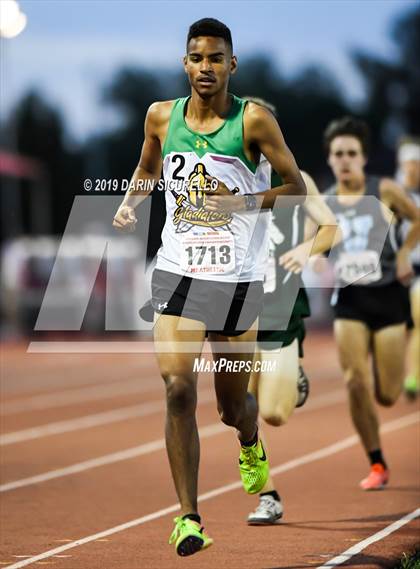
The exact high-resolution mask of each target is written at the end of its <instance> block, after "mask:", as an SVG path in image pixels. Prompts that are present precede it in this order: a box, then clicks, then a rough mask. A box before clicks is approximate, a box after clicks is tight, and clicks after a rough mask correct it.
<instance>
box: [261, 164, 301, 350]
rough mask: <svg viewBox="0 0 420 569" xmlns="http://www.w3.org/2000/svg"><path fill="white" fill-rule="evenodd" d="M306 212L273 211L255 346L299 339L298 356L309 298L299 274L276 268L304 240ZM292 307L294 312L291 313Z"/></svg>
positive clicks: (275, 180) (274, 182)
mask: <svg viewBox="0 0 420 569" xmlns="http://www.w3.org/2000/svg"><path fill="white" fill-rule="evenodd" d="M281 184H282V180H281V178H280V176H278V175H277V174H275V173H273V175H272V180H271V187H276V186H280V185H281ZM304 219H305V213H304V211H303V208H302V207H301V206H299V205H296V206H294V207H279V208H274V209H273V210H272V219H271V222H270V229H269V234H270V241H269V258H268V263H267V269H266V275H265V282H264V307H263V311H262V313H261V315H260V319H259V331H258V343H259V344H260V347H261V348H262V349H266V350H272V349H276V348H278V347H280V346H288V345H290V344H291V343H292V342H293V340H294V339H295V338H297V339H298V340H299V345H300V347H299V350H300V355H301V356H303V351H302V342H303V339H304V337H305V327H304V324H303V318H306V317H308V316H310V314H311V311H310V307H309V299H308V296H307V294H306V290H305V286H304V284H303V281H302V278H301V276H300V275H296V274H294V273H291V272H290V271H287V270H286V269H284V268H283V267H282V266H281V265H279V259H280V257H281V256H282V255H283V254H284V253H286V252H287V251H290V249H293V248H294V247H296V246H297V245H299V243H302V242H303V239H304ZM291 306H293V310H292V311H291Z"/></svg>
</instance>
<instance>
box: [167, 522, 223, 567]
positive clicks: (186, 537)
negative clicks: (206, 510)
mask: <svg viewBox="0 0 420 569" xmlns="http://www.w3.org/2000/svg"><path fill="white" fill-rule="evenodd" d="M174 522H175V529H174V531H173V532H172V533H171V537H170V538H169V544H170V545H171V544H172V543H175V549H176V552H177V553H178V555H181V557H186V556H187V555H193V553H197V552H198V551H202V550H203V549H207V547H210V545H212V544H213V540H212V539H211V538H210V537H209V536H208V535H207V534H206V533H205V531H204V528H203V527H202V526H201V525H200V524H199V523H197V522H194V521H193V520H190V519H189V518H186V519H184V518H182V517H177V518H174Z"/></svg>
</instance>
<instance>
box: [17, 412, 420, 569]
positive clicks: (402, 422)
mask: <svg viewBox="0 0 420 569" xmlns="http://www.w3.org/2000/svg"><path fill="white" fill-rule="evenodd" d="M419 419H420V413H419V412H417V413H411V414H410V415H405V416H403V417H400V418H399V419H395V420H394V421H390V422H388V423H385V424H384V425H383V427H382V429H381V431H382V432H384V433H390V432H392V431H397V430H398V429H402V428H404V427H407V426H409V425H413V424H415V423H417V422H418V421H419ZM356 444H359V439H358V437H356V436H353V437H347V438H346V439H342V440H341V441H338V442H337V443H334V444H332V445H328V446H326V447H323V448H321V449H319V450H317V451H314V452H311V453H309V454H305V455H303V456H301V457H299V458H296V459H294V460H290V461H289V462H286V463H284V464H280V465H279V466H276V467H275V468H273V469H272V470H271V474H272V475H276V474H280V473H281V472H286V471H288V470H293V469H294V468H297V467H299V466H302V465H304V464H308V462H315V461H317V460H320V459H322V458H326V457H327V456H331V455H333V454H336V453H337V452H339V451H341V450H344V449H346V448H349V447H351V446H355V445H356ZM241 487H242V483H241V482H240V481H237V482H232V483H231V484H226V485H225V486H221V487H220V488H215V489H214V490H210V492H206V493H204V494H201V495H200V496H199V497H198V501H199V502H205V501H206V500H211V499H212V498H216V497H217V496H220V495H222V494H226V492H231V491H232V490H237V489H239V488H241ZM178 508H179V504H172V506H168V507H167V508H163V509H162V510H158V511H157V512H153V513H152V514H148V515H146V516H142V517H141V518H136V519H134V520H131V521H129V522H126V523H124V524H120V525H118V526H115V527H112V528H108V529H106V530H104V531H101V532H99V533H95V534H93V535H88V536H86V537H83V538H81V539H78V540H76V541H72V542H71V543H67V544H66V545H61V546H60V547H56V548H54V549H50V550H48V551H45V552H44V553H40V554H39V555H35V556H34V557H31V558H30V559H25V560H24V561H19V562H18V563H14V564H13V565H8V566H7V568H6V569H20V568H21V567H26V566H27V565H32V563H36V562H38V561H42V559H48V558H49V557H52V556H53V555H57V554H60V553H63V552H64V551H68V550H69V549H74V548H75V547H79V546H81V545H84V544H86V543H90V542H92V541H96V540H98V539H101V538H104V537H108V536H109V535H113V534H115V533H118V532H121V531H125V530H127V529H130V528H132V527H135V526H139V525H143V524H145V523H147V522H151V521H153V520H156V519H158V518H162V517H163V516H166V515H167V514H170V513H173V512H176V511H177V510H178Z"/></svg>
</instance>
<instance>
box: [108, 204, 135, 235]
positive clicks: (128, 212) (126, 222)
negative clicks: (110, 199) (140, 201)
mask: <svg viewBox="0 0 420 569" xmlns="http://www.w3.org/2000/svg"><path fill="white" fill-rule="evenodd" d="M136 223H137V218H136V214H135V213H134V208H132V207H129V206H127V205H122V206H120V207H119V208H118V211H117V213H116V214H115V216H114V220H113V222H112V226H113V227H115V229H119V230H120V231H125V232H127V233H128V232H132V231H134V230H135V228H136Z"/></svg>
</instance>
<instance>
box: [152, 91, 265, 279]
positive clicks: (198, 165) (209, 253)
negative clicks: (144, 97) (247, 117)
mask: <svg viewBox="0 0 420 569" xmlns="http://www.w3.org/2000/svg"><path fill="white" fill-rule="evenodd" d="M231 97H232V103H231V107H230V110H229V113H228V116H227V117H226V120H225V121H224V122H223V123H222V125H221V126H220V127H219V128H217V129H216V130H215V131H213V132H211V133H208V134H202V133H198V132H195V131H194V130H192V129H191V128H190V127H189V126H188V125H187V124H186V121H185V113H186V109H187V106H188V103H189V100H190V97H185V98H183V99H177V100H176V101H175V102H174V105H173V108H172V112H171V116H170V120H169V126H168V132H167V135H166V139H165V143H164V146H163V151H162V157H163V177H164V180H165V181H171V182H173V184H172V185H173V186H175V187H176V186H177V187H178V188H180V191H177V190H175V191H172V192H166V211H167V217H166V224H165V227H164V229H163V232H162V247H161V248H160V250H159V252H158V260H157V265H156V268H157V269H159V270H163V271H169V272H171V273H175V274H179V275H184V274H189V275H191V276H194V278H197V279H206V280H215V281H223V282H252V281H262V280H263V278H264V270H265V264H266V260H267V255H266V251H267V250H268V249H267V240H268V231H267V229H268V223H269V219H270V218H269V215H270V214H269V212H268V211H267V212H265V213H261V214H260V216H259V218H258V223H256V222H257V216H255V215H253V216H250V215H237V214H235V213H233V214H232V213H228V212H224V211H220V212H210V211H207V210H206V191H205V190H206V185H207V184H208V181H207V179H206V176H207V175H210V176H212V177H214V178H217V179H218V180H221V181H222V182H224V184H225V185H226V186H227V187H228V188H229V189H230V190H232V191H234V192H235V193H237V194H238V195H246V194H253V193H257V192H261V191H262V190H264V189H267V187H269V186H267V181H265V183H264V184H263V185H262V184H261V176H260V177H259V178H258V179H257V178H256V175H255V172H256V168H257V167H256V164H255V163H254V162H252V161H251V160H250V159H249V158H248V157H247V156H246V155H245V152H244V141H243V115H244V110H245V106H246V104H247V101H245V100H244V99H239V98H238V97H235V96H234V95H232V96H231ZM268 166H269V164H268V163H267V170H268ZM267 179H268V178H266V180H267ZM263 180H264V179H263Z"/></svg>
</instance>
